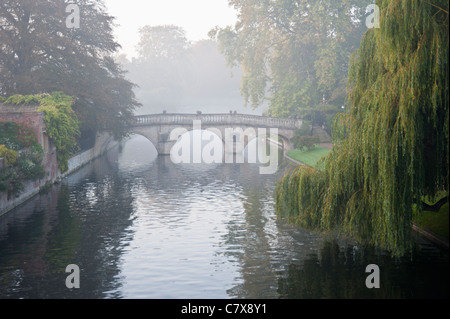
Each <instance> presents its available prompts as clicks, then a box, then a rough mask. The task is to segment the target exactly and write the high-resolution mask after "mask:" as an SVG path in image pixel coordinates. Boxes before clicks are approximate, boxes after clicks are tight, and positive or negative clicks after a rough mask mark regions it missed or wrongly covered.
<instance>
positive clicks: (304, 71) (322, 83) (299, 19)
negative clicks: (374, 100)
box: [210, 0, 369, 117]
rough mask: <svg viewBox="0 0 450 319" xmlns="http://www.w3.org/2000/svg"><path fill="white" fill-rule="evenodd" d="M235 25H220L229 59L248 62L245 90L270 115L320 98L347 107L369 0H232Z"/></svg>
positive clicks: (219, 33) (314, 103) (215, 34)
mask: <svg viewBox="0 0 450 319" xmlns="http://www.w3.org/2000/svg"><path fill="white" fill-rule="evenodd" d="M229 3H230V5H232V6H234V8H235V9H236V10H237V11H238V12H239V16H238V22H237V24H236V25H235V27H227V28H223V29H218V28H216V29H214V30H212V31H211V32H210V36H211V37H213V38H217V40H218V42H219V44H220V49H221V51H222V52H223V53H224V54H225V56H226V58H227V61H228V64H229V65H239V66H242V68H243V70H244V76H243V79H242V86H241V92H242V94H243V96H244V98H245V100H246V102H247V103H249V104H251V105H252V106H253V107H258V106H259V105H261V104H262V103H263V102H264V101H265V100H266V99H268V100H269V101H270V107H269V112H268V113H269V115H271V116H280V117H288V116H292V115H300V114H301V111H302V109H305V108H306V109H307V108H311V107H315V106H317V105H320V104H332V105H334V106H336V107H339V108H340V107H341V106H342V105H344V103H345V99H346V96H347V91H346V84H347V75H348V61H349V57H350V55H351V54H352V53H353V52H354V51H355V50H356V49H357V48H358V47H359V44H360V40H361V37H362V34H363V33H364V31H365V30H366V27H365V23H364V22H365V20H364V19H363V18H364V17H365V8H366V6H367V5H368V3H369V1H367V0H344V1H335V0H326V1H324V0H320V1H319V0H312V1H301V0H295V1H292V0H275V1H268V0H250V1H248V0H245V1H244V0H230V1H229Z"/></svg>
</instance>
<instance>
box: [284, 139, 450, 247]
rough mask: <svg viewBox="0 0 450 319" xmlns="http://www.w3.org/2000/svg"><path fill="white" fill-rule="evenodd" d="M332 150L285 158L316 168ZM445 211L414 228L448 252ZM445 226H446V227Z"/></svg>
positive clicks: (326, 147)
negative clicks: (319, 161)
mask: <svg viewBox="0 0 450 319" xmlns="http://www.w3.org/2000/svg"><path fill="white" fill-rule="evenodd" d="M332 148H333V145H332V144H331V143H321V144H320V145H319V146H318V147H316V148H315V149H314V150H312V151H300V150H292V151H289V152H287V153H286V154H285V157H286V159H287V160H288V161H290V162H291V163H293V164H294V165H308V166H312V167H314V166H315V165H316V163H317V161H318V160H320V159H321V158H322V157H323V156H325V155H326V154H327V153H328V152H329V151H330V150H331V149H332ZM443 209H446V211H445V212H442V210H443ZM443 209H442V210H441V212H439V213H432V215H433V216H428V218H427V221H426V222H425V221H424V220H417V219H416V220H414V221H413V226H412V227H413V231H414V232H415V233H416V234H417V235H418V236H420V237H422V238H424V239H425V240H428V241H429V242H432V243H433V244H435V245H437V246H439V247H441V248H443V249H447V250H448V249H449V239H448V230H447V233H445V231H442V229H443V228H447V229H448V204H447V206H443ZM427 213H428V212H424V214H427ZM430 214H431V212H430ZM443 219H444V220H443ZM444 224H446V226H445V225H444Z"/></svg>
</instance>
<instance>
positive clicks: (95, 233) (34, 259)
mask: <svg viewBox="0 0 450 319" xmlns="http://www.w3.org/2000/svg"><path fill="white" fill-rule="evenodd" d="M107 160H108V159H107V157H103V158H101V159H98V160H97V161H96V162H94V163H93V164H92V165H89V166H87V167H85V168H83V169H81V170H80V171H79V172H77V173H76V174H74V175H72V176H71V177H70V178H69V179H68V180H67V181H66V182H64V183H63V184H61V185H59V186H57V187H56V186H55V187H53V188H52V189H51V190H50V191H49V193H48V194H46V195H41V196H39V197H35V198H34V199H32V200H30V201H29V202H27V204H26V205H25V206H23V207H21V212H22V211H23V212H27V210H28V207H31V209H32V210H31V212H33V213H32V214H29V216H27V218H26V219H24V220H22V221H21V222H20V223H14V224H12V225H11V226H10V227H9V229H8V230H7V236H6V237H5V238H6V239H5V240H3V241H2V240H0V257H1V256H2V252H8V254H7V256H8V259H6V258H3V257H2V258H0V287H2V290H0V297H11V298H104V297H120V295H119V294H118V292H117V291H118V288H119V285H120V281H119V280H117V279H116V278H117V277H118V276H119V274H120V257H121V255H122V251H123V249H124V248H125V247H124V246H123V239H124V238H127V239H129V237H130V236H132V234H130V233H128V232H127V231H126V229H127V228H128V227H129V226H130V225H131V224H132V220H131V218H130V216H131V213H132V211H133V208H132V200H133V198H132V196H130V194H129V189H128V187H129V185H128V184H127V182H126V181H125V180H124V179H122V178H120V177H119V176H118V175H117V174H115V173H111V170H109V168H108V164H107V163H106V162H105V161H107ZM98 165H99V166H100V167H103V168H104V169H103V170H102V169H100V168H99V166H98ZM113 172H114V170H113ZM68 184H71V185H70V186H68ZM36 202H38V203H39V206H40V207H41V211H36V210H34V211H33V209H34V207H35V205H36V204H35V203H36ZM119 207H120V208H119ZM118 208H119V209H118ZM21 212H19V215H20V213H21ZM69 264H77V265H78V266H79V267H80V271H81V278H80V279H81V289H75V290H69V289H67V288H66V286H65V278H66V277H67V276H68V274H66V273H65V268H66V266H67V265H69ZM12 265H13V267H14V269H12V270H11V269H10V267H11V266H12ZM8 268H9V271H6V270H5V269H8ZM86 274H88V275H86ZM3 291H5V293H3Z"/></svg>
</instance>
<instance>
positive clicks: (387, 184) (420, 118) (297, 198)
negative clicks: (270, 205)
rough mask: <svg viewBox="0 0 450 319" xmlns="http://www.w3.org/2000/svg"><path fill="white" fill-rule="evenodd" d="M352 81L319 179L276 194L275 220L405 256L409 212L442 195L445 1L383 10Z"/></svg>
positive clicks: (397, 0) (312, 171) (298, 173)
mask: <svg viewBox="0 0 450 319" xmlns="http://www.w3.org/2000/svg"><path fill="white" fill-rule="evenodd" d="M377 5H378V6H379V8H380V12H381V19H380V28H378V29H370V30H368V31H367V32H366V34H365V35H364V38H363V40H362V42H361V47H360V48H359V50H358V51H357V52H356V53H355V54H354V55H353V57H352V60H351V68H350V74H349V87H350V92H351V93H350V95H349V100H350V102H351V108H350V111H349V112H348V113H347V114H341V115H340V116H339V117H338V118H337V120H336V122H335V126H334V138H335V146H334V148H333V150H332V151H331V152H330V153H329V155H328V156H327V157H326V158H324V159H322V163H320V165H321V167H323V168H322V169H318V167H316V168H311V167H304V166H301V167H297V168H295V169H294V170H293V171H291V172H289V173H288V174H286V175H285V176H284V178H283V179H282V180H281V181H280V183H279V184H278V191H277V213H278V215H279V216H285V217H286V216H287V217H288V218H290V219H293V220H295V221H296V222H297V223H299V224H300V225H301V226H303V227H308V228H314V229H318V230H323V231H328V230H332V229H339V230H341V231H342V232H343V233H344V234H345V235H348V236H351V237H353V238H357V239H359V240H362V241H364V242H368V243H370V244H373V245H376V246H378V247H381V248H384V249H387V250H389V251H391V252H392V253H393V254H394V255H403V254H404V253H406V252H407V251H408V250H409V249H410V248H411V245H412V243H411V242H412V240H411V239H412V217H413V209H414V208H415V206H417V209H419V210H420V209H421V206H420V205H418V203H420V202H421V199H422V198H423V196H434V195H435V194H436V193H437V192H439V191H442V190H445V191H448V186H449V185H448V180H449V170H448V164H449V135H448V132H449V130H448V125H449V124H448V123H449V100H448V93H449V92H448V84H449V82H448V75H449V72H448V71H449V70H448V68H449V66H448V53H449V52H448V40H449V34H448V27H449V26H448V6H449V4H448V0H428V1H423V0H422V1H421V0H408V1H404V0H381V1H377Z"/></svg>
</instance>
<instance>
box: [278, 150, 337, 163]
mask: <svg viewBox="0 0 450 319" xmlns="http://www.w3.org/2000/svg"><path fill="white" fill-rule="evenodd" d="M328 152H330V150H329V149H328V148H325V147H322V146H316V147H315V148H314V149H313V150H311V151H301V150H292V151H289V152H287V155H288V156H289V157H290V158H292V159H294V160H296V161H298V162H300V163H302V164H305V165H308V166H312V167H314V166H315V165H316V163H317V161H318V160H319V159H321V158H322V157H324V156H325V155H327V154H328Z"/></svg>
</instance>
